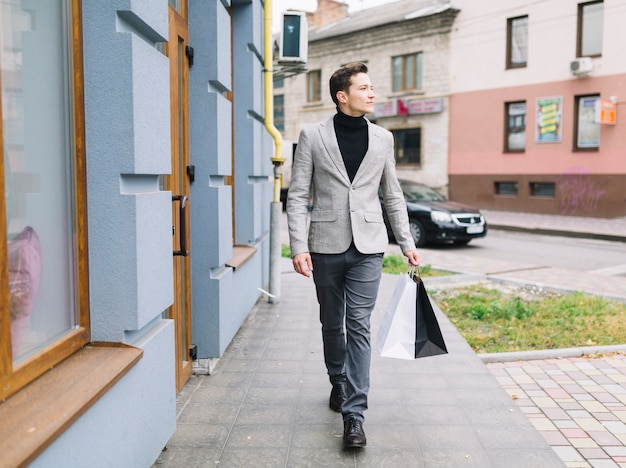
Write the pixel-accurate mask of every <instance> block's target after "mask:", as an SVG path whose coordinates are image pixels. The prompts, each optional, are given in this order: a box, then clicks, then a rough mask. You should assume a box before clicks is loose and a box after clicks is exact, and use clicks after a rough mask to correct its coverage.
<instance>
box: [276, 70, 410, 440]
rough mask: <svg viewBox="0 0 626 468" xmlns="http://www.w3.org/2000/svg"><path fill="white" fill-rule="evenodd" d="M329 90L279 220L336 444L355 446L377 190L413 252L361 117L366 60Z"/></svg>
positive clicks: (375, 277)
mask: <svg viewBox="0 0 626 468" xmlns="http://www.w3.org/2000/svg"><path fill="white" fill-rule="evenodd" d="M330 94H331V97H332V99H333V101H334V103H335V104H336V105H337V113H336V114H335V115H334V116H333V117H332V118H331V119H329V120H328V121H326V122H322V123H319V124H317V125H314V126H311V127H308V128H305V129H303V130H302V131H301V133H300V138H299V141H298V147H297V149H296V154H295V157H294V163H293V168H292V176H291V183H290V186H289V193H288V197H287V218H288V224H289V237H290V244H291V254H292V259H293V267H294V269H295V271H296V272H298V273H300V274H302V275H304V276H307V277H309V276H310V275H311V272H312V273H313V280H314V282H315V287H316V291H317V300H318V302H319V305H320V321H321V324H322V338H323V343H324V361H325V364H326V368H327V371H328V376H329V379H330V383H331V384H332V390H331V394H330V401H329V405H330V408H331V409H333V410H335V411H338V412H341V413H342V415H343V420H344V433H343V443H344V445H345V446H346V447H364V446H365V445H366V437H365V432H364V431H363V420H364V416H363V413H364V411H365V410H366V409H367V395H368V392H369V387H370V359H371V345H370V316H371V313H372V310H373V309H374V306H375V303H376V296H377V295H378V286H379V284H380V277H381V273H382V259H383V254H384V252H385V250H386V248H387V243H388V238H387V230H386V228H385V224H384V221H383V215H382V210H381V206H380V202H379V198H378V192H379V189H380V191H381V192H382V195H383V199H384V204H385V210H386V212H387V215H388V218H389V221H390V223H391V227H392V229H393V232H394V235H395V238H396V241H397V243H398V245H399V246H400V247H401V249H402V252H403V253H404V255H405V256H406V257H407V258H408V261H409V263H410V264H411V265H418V264H419V257H418V254H417V251H416V249H415V244H414V242H413V239H412V237H411V234H410V232H409V223H408V214H407V209H406V204H405V202H404V197H403V195H402V190H401V188H400V184H399V183H398V180H397V177H396V171H395V160H394V143H393V136H392V134H391V133H390V132H388V131H387V130H385V129H383V128H381V127H379V126H377V125H374V124H372V123H371V122H370V121H369V120H367V119H366V118H365V114H369V113H372V112H373V111H374V98H375V94H374V91H373V87H372V83H371V82H370V79H369V77H368V75H367V66H366V65H365V64H364V63H350V64H347V65H345V66H343V67H341V68H339V69H338V70H337V71H335V73H334V74H333V75H332V77H331V78H330ZM312 197H313V198H312ZM311 199H313V207H312V209H311V210H310V212H309V206H310V202H311ZM344 323H345V328H344Z"/></svg>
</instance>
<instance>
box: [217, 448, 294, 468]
mask: <svg viewBox="0 0 626 468" xmlns="http://www.w3.org/2000/svg"><path fill="white" fill-rule="evenodd" d="M260 460H262V462H261V463H262V464H263V465H264V466H286V461H287V449H285V448H278V447H272V448H263V447H250V448H242V447H238V448H237V450H224V453H223V454H222V456H221V458H220V460H219V464H213V466H214V467H215V466H220V467H224V466H233V467H234V466H260V463H259V461H260ZM205 466H207V467H210V466H211V465H209V464H207V465H205Z"/></svg>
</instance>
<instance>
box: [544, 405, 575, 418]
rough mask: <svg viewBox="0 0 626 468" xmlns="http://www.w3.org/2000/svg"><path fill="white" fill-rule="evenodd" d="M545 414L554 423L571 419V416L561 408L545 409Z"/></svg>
mask: <svg viewBox="0 0 626 468" xmlns="http://www.w3.org/2000/svg"><path fill="white" fill-rule="evenodd" d="M543 412H544V413H545V415H546V416H547V417H549V418H550V419H551V420H552V421H557V420H562V419H569V415H568V414H567V413H566V412H565V411H564V410H563V409H561V408H545V409H544V410H543Z"/></svg>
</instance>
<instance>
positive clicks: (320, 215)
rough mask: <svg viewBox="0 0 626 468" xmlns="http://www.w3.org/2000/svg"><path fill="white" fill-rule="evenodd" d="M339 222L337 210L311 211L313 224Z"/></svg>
mask: <svg viewBox="0 0 626 468" xmlns="http://www.w3.org/2000/svg"><path fill="white" fill-rule="evenodd" d="M331 221H337V212H336V211H335V210H317V211H315V210H314V211H311V222H314V223H315V222H331Z"/></svg>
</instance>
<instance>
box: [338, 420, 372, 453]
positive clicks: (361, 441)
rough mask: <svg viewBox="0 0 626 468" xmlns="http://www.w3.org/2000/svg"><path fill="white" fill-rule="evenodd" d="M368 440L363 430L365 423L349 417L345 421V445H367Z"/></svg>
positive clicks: (356, 446) (355, 446)
mask: <svg viewBox="0 0 626 468" xmlns="http://www.w3.org/2000/svg"><path fill="white" fill-rule="evenodd" d="M366 444H367V440H366V439H365V432H363V423H362V422H361V421H360V420H359V419H356V418H348V419H346V420H345V421H344V422H343V445H344V446H346V447H354V448H361V447H365V445H366Z"/></svg>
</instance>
